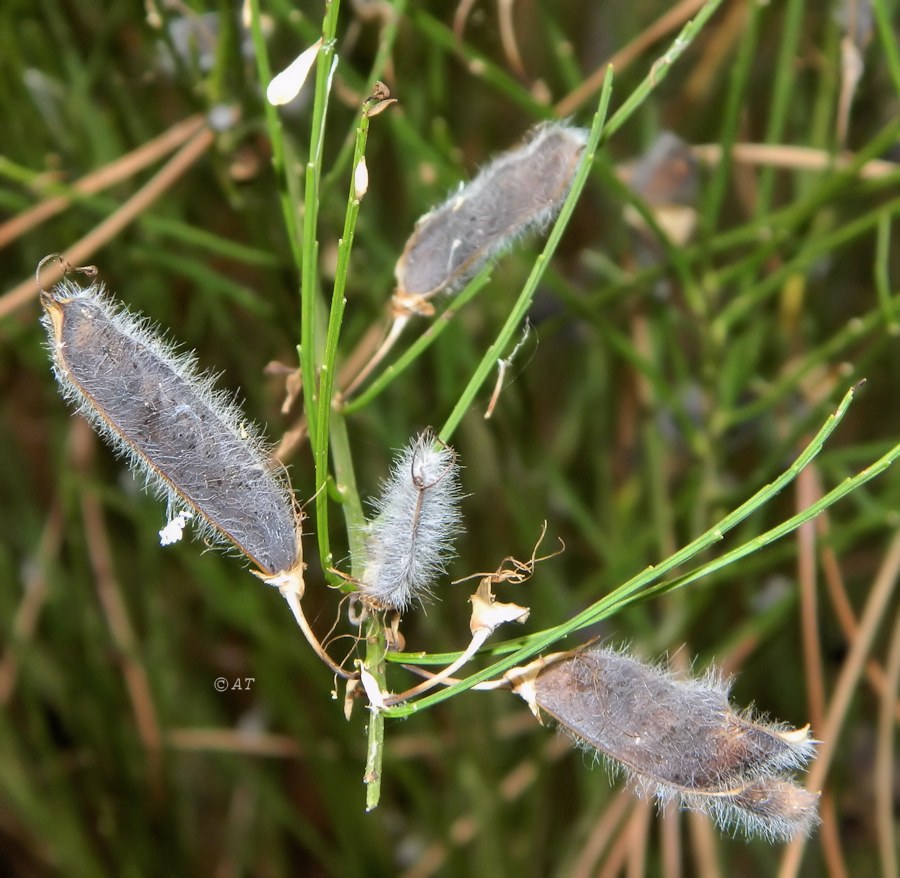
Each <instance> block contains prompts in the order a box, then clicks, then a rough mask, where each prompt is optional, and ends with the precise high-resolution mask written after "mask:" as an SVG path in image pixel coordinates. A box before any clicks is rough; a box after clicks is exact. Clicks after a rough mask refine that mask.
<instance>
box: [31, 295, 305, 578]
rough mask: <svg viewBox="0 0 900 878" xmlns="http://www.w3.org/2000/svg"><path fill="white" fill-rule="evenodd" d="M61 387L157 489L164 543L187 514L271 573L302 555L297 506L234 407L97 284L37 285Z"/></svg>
mask: <svg viewBox="0 0 900 878" xmlns="http://www.w3.org/2000/svg"><path fill="white" fill-rule="evenodd" d="M41 304H42V305H43V307H44V315H43V318H42V322H43V324H44V327H45V329H46V330H47V334H48V338H49V344H48V347H49V350H50V353H51V355H52V357H53V368H54V373H55V375H56V378H57V380H58V381H59V384H60V386H61V388H62V393H63V395H64V396H65V397H66V398H67V399H68V400H70V401H71V402H72V403H74V404H75V406H76V407H77V408H78V410H79V411H80V413H81V414H82V415H83V416H84V417H85V418H86V419H87V420H88V421H89V422H90V423H91V425H92V426H93V427H94V429H96V430H97V432H98V433H99V434H100V435H101V436H102V437H103V438H104V439H105V440H106V441H107V442H108V443H109V444H110V445H112V447H113V449H114V450H115V451H116V452H117V453H119V454H122V455H123V456H125V457H126V458H127V459H128V461H129V463H130V464H131V466H132V468H133V469H135V470H137V471H139V472H140V473H141V474H142V475H143V476H144V479H145V480H146V483H147V485H148V486H152V487H153V488H154V490H155V491H156V493H157V494H159V495H160V496H163V497H166V498H167V499H168V507H169V517H170V524H169V525H168V526H167V527H166V528H164V529H163V531H162V532H161V539H162V541H163V543H164V544H165V543H167V542H172V541H174V540H176V539H178V537H179V536H180V532H181V528H183V527H184V524H185V523H186V522H187V520H188V518H196V519H197V520H199V522H200V523H201V533H202V534H204V535H205V536H207V537H213V538H215V537H224V538H225V539H227V540H229V541H230V542H231V543H233V544H234V545H235V546H236V547H237V548H238V549H239V550H240V551H241V552H242V553H243V554H244V555H246V556H247V557H248V558H250V560H251V561H253V563H254V564H256V565H257V567H258V568H259V570H260V572H261V573H262V574H265V575H267V576H272V575H274V574H277V573H281V572H283V571H289V570H293V569H294V568H296V567H297V566H298V565H299V564H300V563H301V562H300V560H299V555H300V543H299V539H300V534H299V517H298V516H297V515H296V513H295V511H294V504H293V496H292V494H291V492H290V490H289V487H288V485H287V484H286V481H285V479H283V478H282V477H280V476H279V475H277V474H276V471H275V470H273V467H272V465H271V464H270V463H269V460H268V458H267V455H266V453H265V449H264V446H263V443H262V442H261V440H260V439H259V438H258V437H257V436H256V434H255V432H254V431H253V430H252V428H251V427H250V426H249V425H248V424H247V423H246V421H244V419H243V415H242V413H241V411H240V409H239V408H238V407H237V405H235V403H234V402H233V401H232V400H231V399H230V398H229V397H228V396H227V395H226V394H225V393H223V392H221V391H217V390H215V389H214V387H213V378H212V377H211V376H209V375H202V374H200V373H198V371H197V367H196V363H195V360H194V358H193V357H191V356H188V355H183V354H176V353H175V351H174V349H173V347H172V345H170V344H168V343H166V342H165V341H163V340H162V339H161V338H160V337H159V335H158V334H157V333H155V332H154V331H153V330H152V329H150V328H149V327H148V325H147V323H146V321H144V320H143V319H141V318H139V317H136V316H134V315H132V314H131V313H130V312H129V311H127V310H126V309H125V308H122V307H120V306H118V305H116V304H114V303H113V302H112V300H111V299H110V298H109V296H108V295H107V294H106V293H105V291H104V289H103V287H102V286H101V285H99V284H91V285H90V286H89V287H87V288H82V287H80V286H79V285H78V284H76V283H74V282H73V281H71V280H69V279H65V280H63V281H62V282H60V283H59V284H57V285H56V286H55V287H54V288H53V290H52V291H51V292H46V291H43V292H42V293H41Z"/></svg>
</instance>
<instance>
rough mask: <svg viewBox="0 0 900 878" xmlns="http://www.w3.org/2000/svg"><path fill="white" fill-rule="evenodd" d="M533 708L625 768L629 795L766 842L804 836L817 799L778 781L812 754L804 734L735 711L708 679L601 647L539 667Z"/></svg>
mask: <svg viewBox="0 0 900 878" xmlns="http://www.w3.org/2000/svg"><path fill="white" fill-rule="evenodd" d="M534 700H535V702H536V703H537V704H538V705H539V706H540V707H541V709H543V710H544V711H546V712H547V713H549V714H550V715H551V716H553V718H554V719H555V720H556V721H557V722H558V723H559V724H560V726H562V727H563V728H564V729H566V730H567V731H569V732H570V733H571V734H572V735H573V736H574V737H575V738H576V740H578V741H580V742H582V743H583V744H585V745H587V746H589V747H592V748H594V749H595V750H597V751H599V752H600V753H601V754H602V755H603V756H605V757H607V759H609V760H610V761H611V764H612V765H614V766H616V767H621V768H623V769H624V771H625V772H626V774H627V775H628V778H629V780H630V781H631V783H632V785H633V786H634V787H635V789H636V790H637V791H638V792H639V793H642V794H645V795H654V796H656V797H657V799H658V800H660V801H662V802H665V801H668V800H671V799H674V800H676V801H678V802H679V803H680V805H681V806H682V807H686V808H689V809H692V810H697V811H704V812H705V813H707V814H709V815H710V816H711V817H713V819H714V820H715V821H716V822H717V823H718V824H719V825H720V826H723V827H734V828H738V829H742V830H743V831H744V832H746V833H747V834H756V835H761V836H763V837H765V838H767V839H768V840H770V841H787V840H789V839H791V838H793V837H795V836H798V835H806V834H808V833H809V831H810V830H811V828H812V827H813V826H814V825H815V823H816V822H817V814H816V806H817V801H818V796H816V795H815V794H813V793H809V792H807V791H806V790H804V789H802V788H801V787H798V786H796V785H795V784H794V783H792V782H791V781H790V780H788V779H786V778H785V777H783V776H782V774H783V773H785V772H788V771H791V770H792V769H796V768H799V767H801V766H802V765H804V764H805V763H806V762H807V761H808V760H809V759H810V758H811V757H812V755H813V750H814V743H815V742H813V741H812V740H811V739H810V737H809V732H808V729H789V728H786V727H782V726H775V725H765V724H762V723H760V722H757V721H755V720H753V719H751V718H750V717H749V716H746V715H742V714H739V713H736V712H735V711H734V710H733V709H732V708H731V706H730V704H729V703H728V688H727V686H726V685H725V683H724V682H723V681H722V680H721V679H720V678H718V677H716V676H715V675H708V676H706V677H705V678H703V679H699V680H694V679H681V678H678V677H676V676H674V675H673V674H671V673H669V672H667V671H665V670H662V669H661V668H657V667H651V666H649V665H646V664H644V663H643V662H639V661H638V660H637V659H635V658H632V657H631V656H628V655H624V654H623V653H620V652H615V651H613V650H610V649H604V648H597V647H595V648H589V649H585V650H582V651H579V652H575V653H573V654H571V655H569V656H568V657H565V658H563V659H562V660H561V661H558V662H556V663H553V664H549V665H548V666H546V667H545V668H543V669H542V670H541V671H540V673H539V674H538V676H537V678H536V679H535V680H534Z"/></svg>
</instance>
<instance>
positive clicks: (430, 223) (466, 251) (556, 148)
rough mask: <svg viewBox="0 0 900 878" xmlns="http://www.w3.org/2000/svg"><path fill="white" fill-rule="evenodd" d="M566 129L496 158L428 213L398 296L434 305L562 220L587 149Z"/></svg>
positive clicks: (411, 246)
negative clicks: (524, 238)
mask: <svg viewBox="0 0 900 878" xmlns="http://www.w3.org/2000/svg"><path fill="white" fill-rule="evenodd" d="M587 134H588V133H587V131H585V130H584V129H583V128H572V127H570V126H568V125H564V124H562V123H559V122H548V123H544V124H542V125H538V126H537V127H536V128H534V129H533V130H532V132H531V134H530V136H529V138H528V139H527V140H526V142H525V143H524V144H523V145H522V146H519V147H518V148H516V149H513V150H510V151H509V152H507V153H504V154H503V155H501V156H499V157H498V158H496V159H494V160H493V161H492V162H490V163H489V164H488V165H486V166H485V167H484V168H483V169H482V171H481V172H480V173H479V174H478V176H477V177H475V179H473V180H472V181H471V182H470V183H469V184H467V185H466V186H463V187H462V188H461V189H460V190H459V191H458V192H456V193H454V194H453V195H451V196H450V198H448V199H447V201H446V202H445V203H444V204H442V205H441V206H440V207H436V208H435V209H434V210H432V211H431V212H430V213H427V214H425V216H423V217H422V218H421V219H420V220H419V222H418V223H417V224H416V229H415V231H414V232H413V234H412V236H411V237H410V239H409V241H408V242H407V244H406V248H405V249H404V251H403V255H402V256H401V257H400V260H399V261H398V263H397V268H396V277H397V290H398V294H399V295H401V296H404V297H408V298H419V299H428V298H430V297H431V296H434V295H436V294H437V293H439V292H441V291H443V290H452V289H454V288H455V287H458V286H460V285H461V284H463V283H464V282H465V281H466V280H467V279H468V278H470V277H471V276H472V275H473V274H474V273H475V272H476V271H477V270H478V268H479V267H480V266H481V265H482V264H483V263H484V262H485V261H486V260H487V259H489V258H490V257H491V256H493V255H495V254H497V253H498V252H500V251H501V250H503V249H504V248H506V247H507V246H509V244H510V243H511V242H512V241H514V240H515V239H516V238H517V237H518V236H520V235H521V234H523V233H524V232H526V231H527V230H528V229H541V228H543V227H544V226H546V225H547V223H549V222H550V220H552V219H553V217H554V216H555V215H556V214H557V212H558V211H559V209H560V207H561V206H562V203H563V201H564V200H565V198H566V195H567V194H568V192H569V188H570V187H571V185H572V180H573V178H574V175H575V167H576V165H577V164H578V159H579V157H580V156H581V153H582V150H583V149H584V146H585V144H586V143H587Z"/></svg>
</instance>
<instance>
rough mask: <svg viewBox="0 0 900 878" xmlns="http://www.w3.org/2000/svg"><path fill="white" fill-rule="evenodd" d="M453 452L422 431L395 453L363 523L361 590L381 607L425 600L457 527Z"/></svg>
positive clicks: (451, 551)
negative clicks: (364, 552)
mask: <svg viewBox="0 0 900 878" xmlns="http://www.w3.org/2000/svg"><path fill="white" fill-rule="evenodd" d="M461 497H462V489H461V487H460V481H459V463H458V462H457V459H456V452H455V451H454V450H453V449H452V448H449V447H448V446H446V445H442V444H441V443H440V442H439V441H438V440H437V438H436V437H435V435H434V433H433V432H432V431H431V430H426V431H424V432H423V433H422V434H421V435H420V436H419V437H418V438H417V439H415V440H414V441H413V442H411V443H410V444H409V445H408V446H407V447H406V448H404V449H403V451H402V452H400V454H399V455H398V456H397V457H396V459H395V460H394V462H393V465H392V467H391V473H390V476H389V478H388V479H387V481H385V483H384V485H383V488H382V493H381V496H380V497H379V498H378V499H377V500H376V501H375V502H374V507H375V516H374V518H373V519H372V521H371V522H370V523H369V525H368V527H367V533H366V548H367V552H368V563H367V565H366V570H365V574H364V575H363V581H362V586H361V591H362V594H363V597H364V599H365V600H368V601H369V602H370V603H372V604H373V605H374V606H376V607H378V608H380V609H390V610H398V611H400V612H403V611H405V610H407V609H409V607H410V606H412V605H413V604H415V603H419V604H422V603H424V602H425V601H426V600H427V599H428V598H429V597H430V596H431V594H432V591H431V587H432V585H433V583H434V581H435V579H437V577H438V576H440V575H441V574H442V573H444V572H446V566H447V563H448V562H449V561H450V559H451V558H452V556H453V554H454V541H455V539H456V537H457V535H458V534H459V533H460V532H461V530H462V514H461V512H460V509H459V503H460V499H461Z"/></svg>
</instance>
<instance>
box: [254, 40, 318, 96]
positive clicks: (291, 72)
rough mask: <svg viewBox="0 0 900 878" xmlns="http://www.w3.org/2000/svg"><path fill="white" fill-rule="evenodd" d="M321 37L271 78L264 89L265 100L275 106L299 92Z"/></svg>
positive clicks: (310, 67) (312, 62)
mask: <svg viewBox="0 0 900 878" xmlns="http://www.w3.org/2000/svg"><path fill="white" fill-rule="evenodd" d="M321 48H322V38H321V37H319V39H318V40H316V41H315V42H314V43H313V44H312V45H311V46H310V47H309V48H308V49H306V50H305V51H303V52H301V53H300V54H299V55H298V56H297V57H296V58H295V59H294V60H293V61H292V62H291V63H290V64H289V65H288V66H287V67H285V69H284V70H282V71H281V73H279V74H278V75H277V76H275V77H273V78H272V81H271V82H270V83H269V87H268V88H267V89H266V100H267V101H268V102H269V103H270V104H272V105H273V106H275V107H280V106H282V105H283V104H287V103H289V102H290V101H292V100H293V99H294V98H295V97H297V95H298V94H299V93H300V89H301V88H303V83H304V82H306V77H307V76H309V71H310V70H312V66H313V64H315V62H316V56H317V55H318V54H319V49H321Z"/></svg>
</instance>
